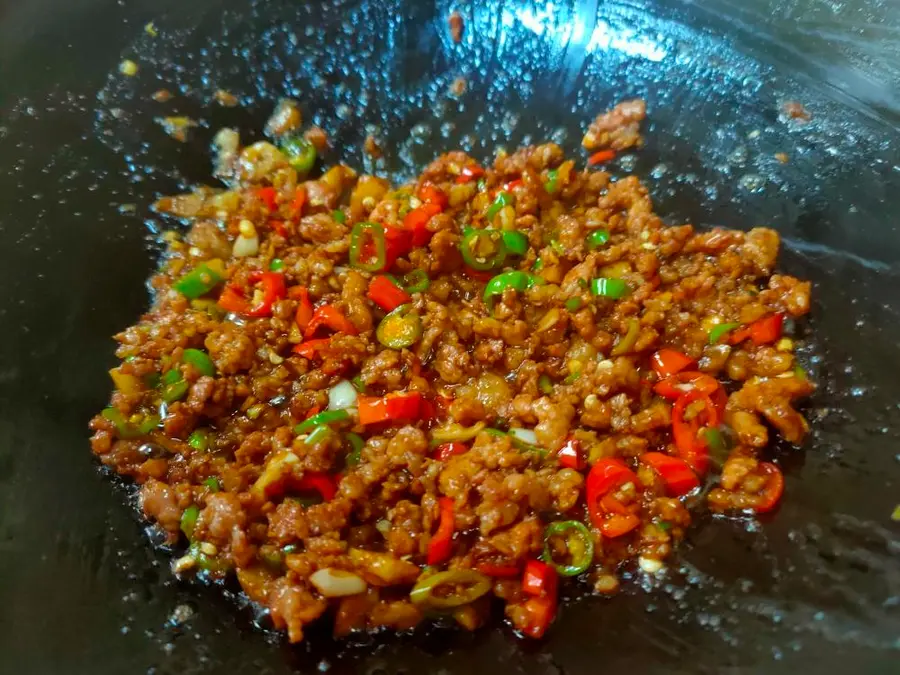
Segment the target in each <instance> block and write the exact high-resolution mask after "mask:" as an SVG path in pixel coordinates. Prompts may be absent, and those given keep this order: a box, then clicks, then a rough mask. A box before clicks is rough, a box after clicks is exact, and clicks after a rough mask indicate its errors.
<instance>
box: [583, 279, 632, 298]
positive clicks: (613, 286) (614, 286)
mask: <svg viewBox="0 0 900 675" xmlns="http://www.w3.org/2000/svg"><path fill="white" fill-rule="evenodd" d="M591 293H593V294H594V295H600V296H603V297H604V298H612V299H613V300H618V299H619V298H621V297H624V296H625V295H626V294H627V293H628V284H626V283H625V282H624V281H622V280H621V279H610V278H607V277H599V278H597V279H592V280H591Z"/></svg>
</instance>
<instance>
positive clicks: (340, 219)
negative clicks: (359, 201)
mask: <svg viewBox="0 0 900 675" xmlns="http://www.w3.org/2000/svg"><path fill="white" fill-rule="evenodd" d="M331 217H332V218H333V219H334V221H335V222H336V223H340V224H341V225H343V224H344V223H345V222H347V216H346V215H345V214H344V212H343V211H341V210H340V209H335V210H334V211H332V212H331Z"/></svg>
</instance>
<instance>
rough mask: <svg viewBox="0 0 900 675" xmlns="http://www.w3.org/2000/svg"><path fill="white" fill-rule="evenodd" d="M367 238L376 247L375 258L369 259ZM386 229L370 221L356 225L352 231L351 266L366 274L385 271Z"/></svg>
mask: <svg viewBox="0 0 900 675" xmlns="http://www.w3.org/2000/svg"><path fill="white" fill-rule="evenodd" d="M366 237H369V238H370V239H371V242H372V244H373V245H374V247H375V255H374V257H367V256H368V255H369V252H368V251H366V250H365V249H366V248H367V247H366V243H367V242H366ZM385 250H386V249H385V241H384V227H383V226H382V225H380V224H379V223H370V222H368V221H366V222H362V223H356V225H354V226H353V229H352V230H351V231H350V264H351V265H352V266H353V267H356V268H357V269H361V270H363V271H364V272H378V271H379V270H382V269H384V265H385V261H386V253H385Z"/></svg>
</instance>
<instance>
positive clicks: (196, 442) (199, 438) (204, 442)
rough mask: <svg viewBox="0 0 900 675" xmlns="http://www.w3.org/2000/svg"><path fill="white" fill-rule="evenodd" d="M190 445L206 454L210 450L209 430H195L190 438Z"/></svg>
mask: <svg viewBox="0 0 900 675" xmlns="http://www.w3.org/2000/svg"><path fill="white" fill-rule="evenodd" d="M188 445H190V446H191V447H192V448H194V450H200V451H201V452H206V450H208V449H209V429H194V430H193V431H192V432H191V435H190V436H188Z"/></svg>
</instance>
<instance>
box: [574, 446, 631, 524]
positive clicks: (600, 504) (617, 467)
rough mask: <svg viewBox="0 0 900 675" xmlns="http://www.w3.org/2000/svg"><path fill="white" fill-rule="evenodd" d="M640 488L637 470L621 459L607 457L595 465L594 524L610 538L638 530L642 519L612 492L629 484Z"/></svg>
mask: <svg viewBox="0 0 900 675" xmlns="http://www.w3.org/2000/svg"><path fill="white" fill-rule="evenodd" d="M629 482H631V483H634V484H635V485H637V476H636V475H635V473H634V471H632V470H631V469H629V468H628V466H627V465H626V464H625V462H623V461H622V460H620V459H615V458H606V459H601V460H599V461H597V462H595V463H594V466H592V467H591V471H590V473H589V474H588V479H587V508H588V513H589V514H590V516H591V521H592V522H593V523H594V525H595V526H596V527H597V528H599V529H600V532H601V533H603V535H604V536H606V537H620V536H622V535H623V534H626V533H627V532H630V531H631V530H633V529H634V528H636V527H637V526H638V525H639V524H640V522H641V520H640V518H638V517H637V516H636V515H635V514H634V513H632V512H631V511H629V510H628V509H627V508H626V507H625V506H624V505H623V504H622V503H621V502H619V501H618V500H617V499H616V498H615V497H613V495H612V493H613V491H615V490H616V489H618V488H619V487H620V486H621V485H624V484H625V483H629Z"/></svg>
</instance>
